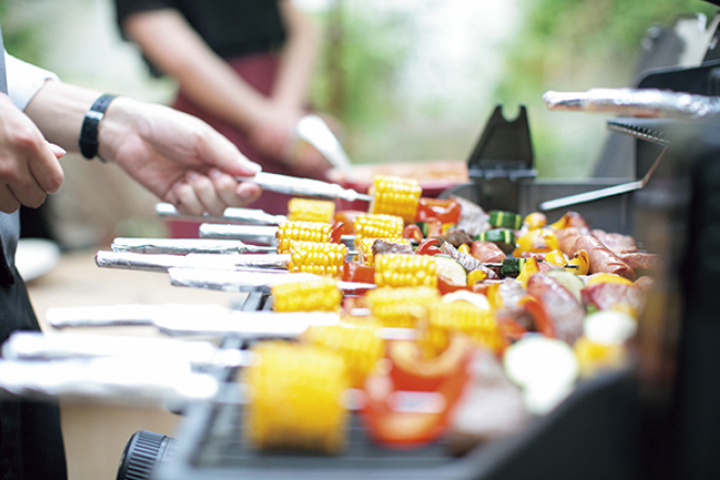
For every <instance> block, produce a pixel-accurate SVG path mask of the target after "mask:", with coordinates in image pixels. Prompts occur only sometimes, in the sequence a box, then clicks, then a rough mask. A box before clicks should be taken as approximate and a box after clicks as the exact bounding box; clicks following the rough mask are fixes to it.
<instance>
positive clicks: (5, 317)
mask: <svg viewBox="0 0 720 480" xmlns="http://www.w3.org/2000/svg"><path fill="white" fill-rule="evenodd" d="M4 51H5V49H4V46H3V41H2V31H1V30H0V57H1V58H0V92H2V93H7V82H6V76H5V56H4ZM18 218H19V215H18V213H17V212H16V213H14V214H10V215H8V214H6V213H2V212H0V343H2V342H5V340H7V338H8V337H9V336H10V334H11V333H12V332H14V331H16V330H36V331H37V330H40V326H39V325H38V321H37V318H36V317H35V312H34V311H33V308H32V306H31V305H30V299H29V298H28V294H27V290H26V289H25V282H23V280H22V278H20V275H19V274H18V272H17V269H16V268H15V266H14V263H15V262H14V260H15V249H16V246H17V241H18V237H19V235H20V223H19V220H18ZM0 479H2V480H36V479H37V480H46V479H47V480H66V479H67V465H66V463H65V446H64V444H63V438H62V433H61V431H60V410H59V408H58V407H57V405H54V404H49V403H35V402H27V401H23V400H20V399H18V400H13V399H7V398H3V399H0Z"/></svg>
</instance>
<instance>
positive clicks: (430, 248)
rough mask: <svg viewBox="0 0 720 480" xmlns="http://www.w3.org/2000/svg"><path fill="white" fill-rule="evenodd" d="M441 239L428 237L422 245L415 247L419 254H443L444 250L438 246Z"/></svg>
mask: <svg viewBox="0 0 720 480" xmlns="http://www.w3.org/2000/svg"><path fill="white" fill-rule="evenodd" d="M438 245H440V240H438V239H437V238H426V239H425V240H423V241H422V242H420V245H418V247H417V248H416V249H415V253H416V254H417V255H439V254H442V250H440V248H438Z"/></svg>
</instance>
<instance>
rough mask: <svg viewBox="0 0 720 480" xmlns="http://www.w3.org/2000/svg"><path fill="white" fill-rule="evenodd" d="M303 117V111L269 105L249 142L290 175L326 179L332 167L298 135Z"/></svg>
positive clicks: (251, 132)
mask: <svg viewBox="0 0 720 480" xmlns="http://www.w3.org/2000/svg"><path fill="white" fill-rule="evenodd" d="M304 115H305V112H304V111H302V110H298V109H292V108H287V107H283V106H281V105H278V104H274V103H269V104H268V106H267V108H265V109H263V111H262V112H260V113H259V114H258V120H257V123H256V124H255V125H254V126H253V127H252V128H251V129H250V131H249V132H248V136H249V140H250V143H251V145H252V146H253V147H254V148H255V149H256V150H258V151H259V152H261V153H263V154H264V155H267V156H269V157H270V158H272V159H274V160H275V161H277V162H281V163H283V164H284V165H285V166H286V167H288V169H289V170H290V173H291V174H293V175H297V176H301V177H313V178H324V177H325V173H326V172H327V171H328V170H330V168H331V167H332V165H331V164H330V162H328V161H327V159H325V157H324V156H323V155H322V154H321V153H320V152H319V151H318V150H316V149H315V148H314V147H312V146H311V145H309V144H308V143H306V142H304V141H302V140H301V139H300V138H298V136H297V134H296V133H295V131H296V128H297V123H298V121H299V120H300V119H301V118H302V117H303V116H304Z"/></svg>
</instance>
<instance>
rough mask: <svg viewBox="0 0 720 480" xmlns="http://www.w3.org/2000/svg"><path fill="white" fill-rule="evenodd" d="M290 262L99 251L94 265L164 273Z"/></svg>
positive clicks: (278, 257)
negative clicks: (191, 269) (180, 269)
mask: <svg viewBox="0 0 720 480" xmlns="http://www.w3.org/2000/svg"><path fill="white" fill-rule="evenodd" d="M289 259H290V255H287V254H244V255H217V254H212V253H208V254H205V253H199V254H190V255H166V254H151V253H133V252H112V251H103V250H101V251H99V252H98V253H97V254H96V255H95V263H96V264H97V266H98V267H104V268H125V269H130V270H146V271H151V272H167V271H168V269H170V268H204V269H215V270H233V269H236V268H238V267H266V268H284V267H285V266H286V265H287V262H288V261H289Z"/></svg>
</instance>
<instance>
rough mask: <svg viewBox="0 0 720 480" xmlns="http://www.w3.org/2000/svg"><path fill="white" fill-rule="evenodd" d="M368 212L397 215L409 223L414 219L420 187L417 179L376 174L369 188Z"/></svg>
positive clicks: (420, 192)
mask: <svg viewBox="0 0 720 480" xmlns="http://www.w3.org/2000/svg"><path fill="white" fill-rule="evenodd" d="M370 194H371V195H372V202H371V204H370V213H386V214H389V215H397V216H399V217H402V219H403V220H404V221H405V222H407V223H411V222H413V221H415V215H416V214H417V209H418V202H419V200H420V195H421V194H422V188H421V187H420V184H419V183H418V182H417V180H413V179H407V178H400V177H393V176H389V175H376V176H375V177H374V178H373V185H372V187H371V189H370Z"/></svg>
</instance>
